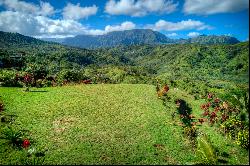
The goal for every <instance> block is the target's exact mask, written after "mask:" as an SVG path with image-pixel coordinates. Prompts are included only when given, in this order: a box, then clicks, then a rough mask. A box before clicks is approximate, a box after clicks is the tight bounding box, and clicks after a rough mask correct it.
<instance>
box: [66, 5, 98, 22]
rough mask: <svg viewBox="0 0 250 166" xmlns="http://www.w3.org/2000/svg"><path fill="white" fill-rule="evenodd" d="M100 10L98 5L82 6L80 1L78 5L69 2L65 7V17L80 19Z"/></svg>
mask: <svg viewBox="0 0 250 166" xmlns="http://www.w3.org/2000/svg"><path fill="white" fill-rule="evenodd" d="M97 10H98V7H96V5H93V6H91V7H81V6H80V4H79V3H78V4H77V5H74V4H71V3H68V4H67V6H66V7H64V9H63V13H62V14H63V18H65V19H74V20H78V19H81V18H88V17H89V16H91V15H95V14H96V12H97Z"/></svg>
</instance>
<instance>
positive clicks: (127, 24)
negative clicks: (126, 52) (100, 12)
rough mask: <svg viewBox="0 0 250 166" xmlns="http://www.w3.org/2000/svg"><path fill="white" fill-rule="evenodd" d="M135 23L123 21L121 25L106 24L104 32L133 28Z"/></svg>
mask: <svg viewBox="0 0 250 166" xmlns="http://www.w3.org/2000/svg"><path fill="white" fill-rule="evenodd" d="M135 27H136V25H135V24H134V23H132V22H130V21H125V22H123V23H122V24H121V25H116V26H111V25H107V26H106V27H105V32H112V31H124V30H130V29H134V28H135Z"/></svg>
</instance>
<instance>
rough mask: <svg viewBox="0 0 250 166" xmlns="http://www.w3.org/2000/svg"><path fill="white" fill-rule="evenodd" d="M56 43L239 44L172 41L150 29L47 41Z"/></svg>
mask: <svg viewBox="0 0 250 166" xmlns="http://www.w3.org/2000/svg"><path fill="white" fill-rule="evenodd" d="M45 40H48V41H55V42H59V43H62V44H65V45H69V46H75V47H81V48H98V47H114V46H119V45H136V44H152V45H155V44H187V43H199V44H236V43H239V40H237V39H236V38H234V37H231V36H225V35H222V36H215V35H209V36H204V35H200V36H197V37H194V38H189V39H170V38H168V37H166V36H165V35H164V34H162V33H160V32H157V31H153V30H150V29H133V30H125V31H114V32H109V33H107V34H104V35H77V36H75V37H68V38H64V39H60V40H58V39H45Z"/></svg>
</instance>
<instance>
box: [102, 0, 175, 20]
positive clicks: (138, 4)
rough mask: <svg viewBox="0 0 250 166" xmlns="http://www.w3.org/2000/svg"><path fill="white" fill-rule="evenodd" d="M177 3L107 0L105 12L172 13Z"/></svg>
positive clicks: (115, 13) (155, 0)
mask: <svg viewBox="0 0 250 166" xmlns="http://www.w3.org/2000/svg"><path fill="white" fill-rule="evenodd" d="M177 6H178V3H174V2H173V0H137V1H135V0H118V1H115V0H109V1H108V2H107V3H106V5H105V12H106V13H108V14H111V15H130V16H134V17H141V16H145V15H147V14H149V13H153V12H154V13H167V14H168V13H172V12H174V11H175V10H176V8H177Z"/></svg>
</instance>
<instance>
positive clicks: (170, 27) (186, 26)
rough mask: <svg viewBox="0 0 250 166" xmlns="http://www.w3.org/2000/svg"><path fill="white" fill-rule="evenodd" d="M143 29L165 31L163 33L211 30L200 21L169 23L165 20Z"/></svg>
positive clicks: (189, 20)
mask: <svg viewBox="0 0 250 166" xmlns="http://www.w3.org/2000/svg"><path fill="white" fill-rule="evenodd" d="M145 28H150V29H153V30H157V31H159V30H165V31H180V30H191V29H196V30H204V29H212V28H213V27H211V26H210V25H206V24H205V23H203V22H201V21H196V20H191V19H188V20H183V21H180V22H169V21H165V20H159V21H157V22H156V23H155V24H153V25H152V24H149V25H146V26H145Z"/></svg>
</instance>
